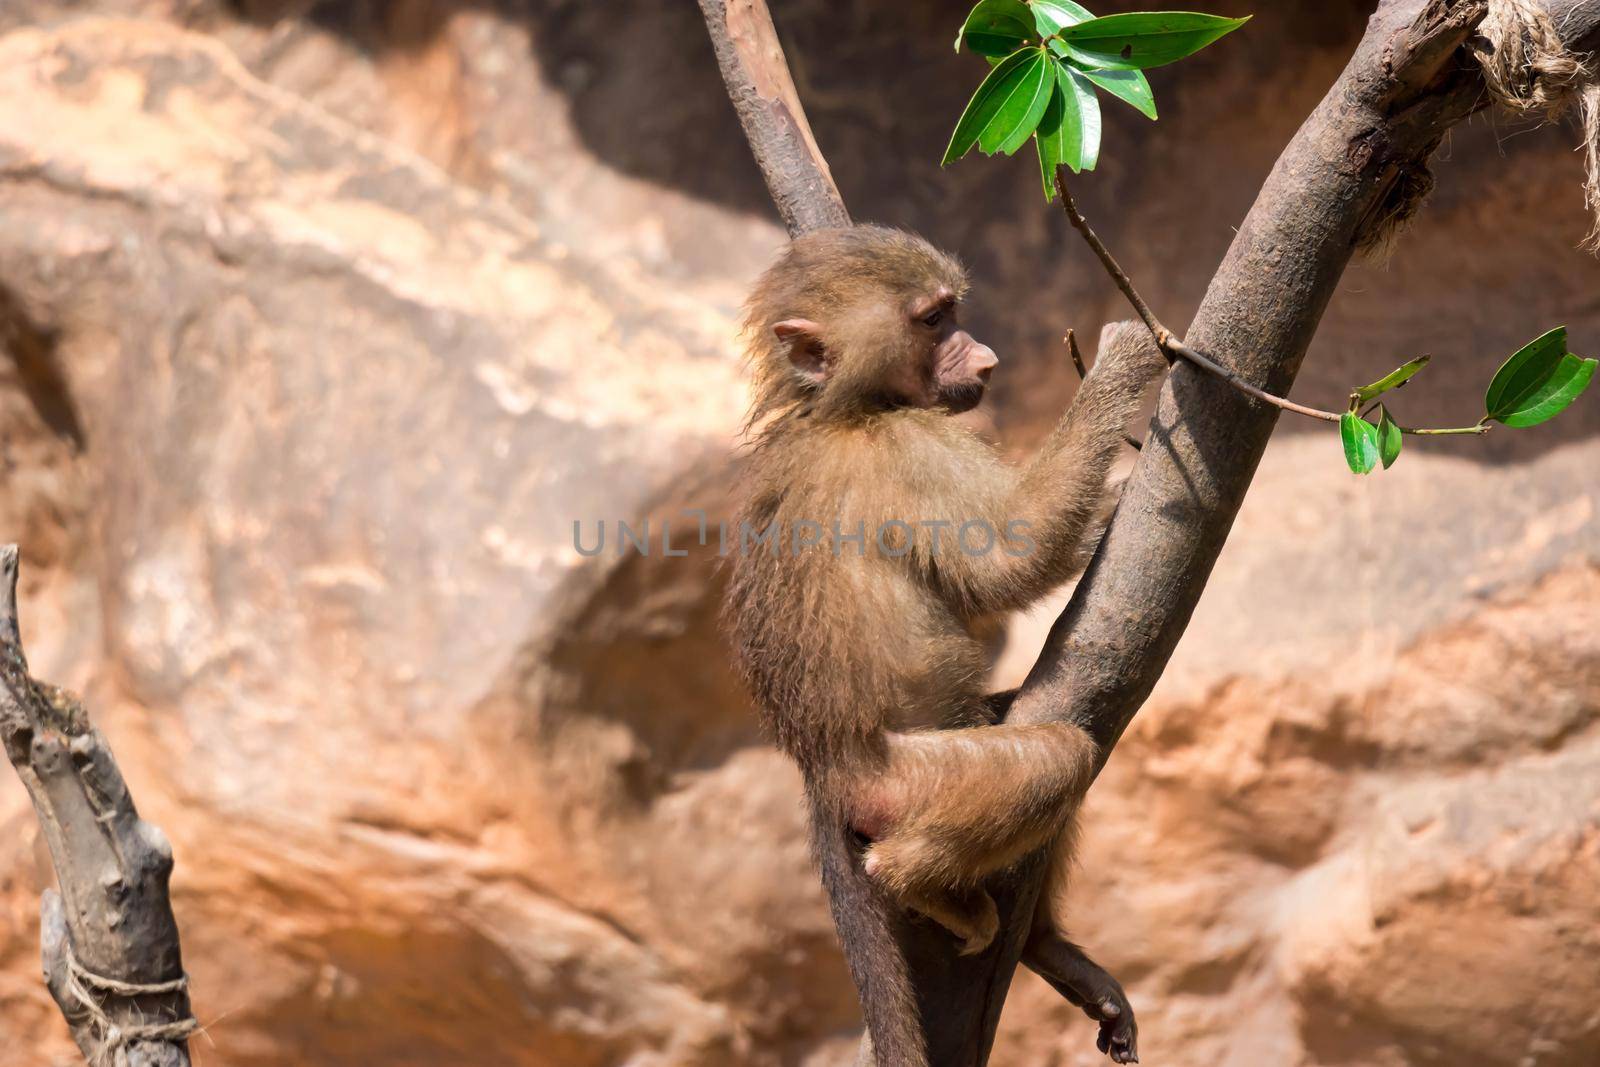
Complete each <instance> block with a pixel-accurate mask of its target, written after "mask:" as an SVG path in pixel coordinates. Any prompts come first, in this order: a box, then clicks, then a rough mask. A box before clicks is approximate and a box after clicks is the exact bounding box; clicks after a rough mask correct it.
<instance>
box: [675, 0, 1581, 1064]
mask: <svg viewBox="0 0 1600 1067" xmlns="http://www.w3.org/2000/svg"><path fill="white" fill-rule="evenodd" d="M701 6H702V8H703V9H704V10H705V11H706V14H707V21H708V24H710V26H711V33H712V38H713V40H714V41H717V42H718V56H719V60H722V61H723V71H724V76H725V77H726V78H728V81H729V87H730V91H731V92H732V93H733V95H734V99H735V103H736V105H738V104H739V102H740V93H741V91H742V90H741V88H740V87H741V85H743V84H745V83H744V82H739V81H736V78H735V77H734V75H733V74H730V63H729V61H728V59H727V58H726V57H727V56H728V55H729V53H728V51H727V49H725V47H724V44H723V38H725V37H726V36H727V34H726V32H725V31H723V32H722V33H721V36H720V37H719V21H718V17H715V16H716V13H717V12H719V11H720V10H722V4H720V3H717V2H715V0H702V5H701ZM747 6H748V8H749V9H751V10H752V11H753V12H755V13H756V14H758V15H759V16H760V17H759V19H758V21H759V22H760V23H761V25H762V26H763V27H768V20H767V18H766V16H765V12H764V10H763V9H762V5H761V4H760V0H748V5H747ZM1488 7H1489V5H1488V3H1487V2H1485V0H1383V2H1381V3H1380V4H1379V6H1378V10H1377V12H1376V14H1374V16H1373V17H1372V19H1371V21H1370V23H1369V24H1368V28H1367V32H1366V34H1365V36H1364V37H1363V39H1362V41H1361V43H1360V45H1359V46H1358V48H1357V50H1356V53H1355V55H1354V56H1353V57H1352V59H1351V60H1350V63H1349V64H1348V66H1347V67H1346V68H1345V70H1344V72H1343V73H1342V74H1341V75H1340V77H1339V79H1338V81H1337V82H1336V83H1335V84H1334V85H1333V87H1332V88H1331V89H1330V90H1329V92H1328V94H1327V96H1326V97H1325V98H1324V99H1323V101H1322V103H1321V104H1320V105H1319V106H1318V107H1317V109H1316V111H1315V112H1314V113H1313V114H1312V115H1311V117H1310V118H1308V119H1307V120H1306V122H1305V124H1304V125H1303V126H1302V127H1301V128H1300V130H1299V132H1298V133H1296V135H1295V137H1294V139H1293V140H1292V141H1291V142H1290V144H1289V145H1288V147H1287V148H1285V150H1284V152H1283V154H1282V155H1281V156H1280V157H1279V159H1278V162H1277V165H1276V166H1275V167H1274V168H1273V171H1272V174H1271V176H1270V177H1269V178H1268V179H1267V182H1266V184H1265V185H1264V186H1263V187H1262V190H1261V193H1260V194H1259V196H1258V197H1257V198H1256V202H1255V205H1254V206H1253V207H1252V208H1251V210H1250V213H1249V215H1248V216H1247V217H1246V219H1245V221H1244V222H1243V224H1242V225H1241V226H1240V227H1239V230H1238V235H1237V236H1236V238H1235V239H1234V242H1233V245H1232V247H1231V248H1230V249H1229V250H1228V254H1227V257H1226V258H1225V259H1224V261H1223V263H1222V266H1221V267H1220V268H1219V269H1218V271H1217V273H1216V275H1215V276H1214V278H1213V279H1212V283H1211V285H1210V287H1209V289H1208V290H1207V293H1206V297H1205V300H1204V302H1203V303H1202V305H1201V307H1200V310H1199V313H1198V314H1197V315H1196V317H1195V320H1194V322H1193V324H1192V325H1191V327H1190V329H1189V331H1188V336H1187V344H1188V345H1190V346H1192V347H1193V349H1194V350H1196V351H1199V352H1205V353H1211V354H1212V357H1213V358H1214V361H1215V362H1216V363H1217V364H1218V365H1219V367H1220V368H1222V369H1223V370H1224V371H1225V372H1226V374H1227V375H1231V376H1232V377H1233V378H1235V379H1237V380H1239V381H1243V382H1248V383H1261V384H1260V385H1258V386H1256V387H1257V388H1259V389H1261V390H1263V391H1265V392H1269V393H1271V394H1273V395H1276V396H1279V397H1281V396H1283V395H1284V394H1286V393H1287V392H1288V391H1289V388H1290V386H1291V385H1292V384H1293V382H1294V378H1295V375H1296V373H1297V372H1298V370H1299V368H1300V363H1301V361H1302V360H1303V359H1304V357H1305V353H1306V349H1307V347H1308V346H1309V344H1310V342H1311V338H1312V336H1313V334H1314V333H1315V332H1316V328H1317V326H1318V324H1319V322H1320V321H1321V318H1322V314H1323V311H1324V310H1325V309H1326V307H1327V305H1328V301H1329V299H1330V298H1331V297H1332V295H1333V292H1334V290H1335V288H1336V286H1337V284H1338V281H1339V278H1340V277H1341V275H1342V274H1343V272H1344V269H1345V267H1346V265H1347V264H1348V263H1349V261H1350V258H1351V256H1352V255H1353V254H1354V252H1355V251H1356V250H1357V248H1358V247H1360V246H1362V245H1363V244H1364V243H1367V242H1370V241H1371V240H1372V239H1373V238H1374V237H1375V236H1376V235H1378V234H1380V233H1382V232H1383V231H1384V230H1385V229H1386V228H1387V225H1388V223H1389V222H1390V221H1391V220H1393V219H1394V218H1396V217H1403V216H1404V215H1405V214H1406V212H1407V211H1408V210H1409V209H1411V208H1413V207H1414V206H1415V203H1416V199H1417V196H1416V192H1417V190H1418V189H1422V188H1425V187H1426V173H1427V172H1426V164H1427V160H1428V159H1429V157H1430V156H1431V155H1432V154H1433V152H1434V150H1435V149H1436V148H1437V147H1438V145H1439V142H1440V141H1441V139H1442V138H1443V137H1444V135H1445V134H1446V133H1447V132H1448V131H1449V129H1450V128H1451V127H1452V126H1454V125H1455V124H1456V123H1457V122H1459V121H1461V120H1462V119H1464V118H1465V117H1466V116H1468V115H1469V114H1471V113H1472V112H1473V111H1475V110H1477V109H1479V108H1481V107H1483V106H1486V104H1487V102H1488V94H1487V92H1486V89H1485V83H1484V79H1483V76H1482V73H1481V70H1480V68H1479V67H1478V66H1477V65H1476V64H1475V63H1474V62H1473V61H1472V59H1471V57H1470V56H1469V55H1467V53H1466V51H1465V49H1464V47H1463V46H1464V45H1466V44H1467V43H1468V42H1469V41H1470V40H1472V39H1473V36H1474V34H1475V32H1476V30H1477V27H1478V25H1479V23H1480V22H1481V21H1482V20H1483V18H1484V16H1485V14H1486V13H1487V11H1488ZM1542 7H1543V9H1544V10H1545V12H1546V13H1548V14H1549V15H1550V16H1551V18H1552V21H1553V23H1554V25H1555V26H1556V27H1558V28H1559V30H1560V33H1561V34H1562V38H1563V40H1564V42H1565V43H1566V45H1567V46H1568V47H1569V48H1571V49H1574V50H1577V51H1589V50H1592V49H1593V48H1594V47H1595V46H1596V43H1597V40H1600V0H1544V3H1543V4H1542ZM762 55H763V61H764V62H765V63H766V64H767V66H768V67H769V68H770V67H772V66H781V65H782V55H781V52H777V51H776V44H775V42H774V43H773V44H772V50H771V51H765V52H763V53H762ZM732 70H733V71H734V73H735V74H736V73H737V72H738V71H739V67H738V66H737V64H735V65H733V67H732ZM781 83H782V84H783V85H784V86H789V84H790V83H789V80H788V78H787V77H783V78H782V79H781ZM787 108H788V113H787V115H786V121H787V122H788V123H789V124H790V125H792V126H793V127H794V128H796V129H803V128H804V120H803V118H801V117H799V116H800V112H799V105H798V103H789V104H788V105H787ZM739 110H740V117H741V119H742V120H743V121H744V123H745V131H746V133H747V135H748V136H749V137H750V140H751V142H752V146H753V147H754V148H755V149H756V154H757V159H758V161H759V162H761V164H762V169H763V171H764V172H765V173H766V175H767V181H768V184H769V186H770V187H771V188H773V190H774V197H775V199H776V200H777V201H778V204H779V208H780V210H781V211H783V213H784V217H785V220H786V221H790V230H791V232H792V233H793V232H801V231H803V230H805V229H807V228H809V226H807V225H805V224H804V223H803V222H799V223H797V222H795V221H792V220H803V219H805V218H807V217H819V216H827V215H828V214H829V213H830V211H832V210H833V209H832V206H831V205H832V203H833V201H834V199H835V198H836V197H837V193H836V192H834V190H833V188H832V185H831V182H830V183H828V184H827V186H826V188H825V189H823V188H821V187H818V186H808V185H806V183H805V182H803V181H795V180H794V179H793V178H792V177H791V176H789V175H788V174H787V173H786V172H785V171H783V170H782V169H781V168H778V167H775V166H773V165H771V164H770V163H769V161H768V159H767V158H766V155H765V152H766V149H765V147H764V146H765V145H766V144H768V143H769V142H770V139H771V137H772V126H773V124H772V123H771V122H770V121H765V120H763V118H762V115H761V114H760V113H759V112H758V111H755V110H754V109H751V108H749V107H747V106H743V105H740V107H739ZM752 116H753V117H752ZM792 139H793V138H791V140H792ZM804 141H805V143H806V144H807V145H809V144H810V138H809V137H805V138H804ZM816 167H817V170H818V171H819V172H820V173H826V167H825V165H823V164H821V162H820V159H818V160H817V161H816ZM837 214H838V216H842V215H843V210H842V207H840V208H839V209H838V213H837ZM1151 318H1152V319H1153V316H1151ZM1278 410H1279V409H1278V408H1277V407H1274V406H1270V405H1266V404H1260V403H1257V402H1255V401H1254V400H1252V399H1251V398H1250V397H1249V396H1247V395H1245V394H1244V393H1242V392H1240V391H1239V390H1238V389H1236V388H1235V386H1234V385H1233V384H1230V382H1229V381H1228V380H1225V378H1222V377H1216V376H1213V375H1211V374H1208V373H1204V372H1201V371H1199V370H1198V369H1196V368H1195V367H1194V366H1192V365H1189V364H1184V365H1180V366H1178V367H1176V368H1175V369H1174V371H1173V373H1172V374H1171V376H1170V377H1169V378H1168V380H1167V383H1166V385H1165V386H1164V387H1163V389H1162V392H1161V398H1160V401H1159V404H1158V407H1157V410H1156V415H1155V418H1154V423H1153V425H1154V427H1155V428H1156V429H1158V430H1159V432H1157V433H1152V434H1150V435H1148V437H1147V446H1146V448H1145V449H1144V450H1143V452H1142V453H1141V454H1140V457H1139V460H1138V463H1137V465H1136V467H1135V469H1134V473H1133V476H1132V477H1131V478H1130V479H1129V481H1128V483H1127V486H1126V488H1125V489H1124V491H1123V495H1122V500H1121V503H1120V505H1119V507H1118V509H1117V513H1116V515H1115V517H1114V519H1113V521H1112V523H1111V526H1110V528H1109V529H1108V531H1107V533H1106V536H1105V538H1104V539H1103V540H1102V542H1101V544H1100V547H1099V550H1098V551H1097V552H1096V554H1095V557H1094V559H1093V561H1092V562H1091V564H1090V566H1089V569H1088V571H1087V573H1086V574H1085V575H1084V577H1083V579H1082V580H1081V581H1080V582H1079V584H1078V587H1077V589H1076V591H1075V592H1074V594H1073V597H1072V600H1071V602H1070V603H1069V604H1068V606H1067V609H1066V610H1065V612H1063V614H1062V616H1061V617H1060V619H1058V620H1057V622H1056V624H1055V626H1054V627H1053V628H1052V629H1051V632H1050V635H1049V638H1048V640H1047V641H1046V644H1045V648H1044V651H1043V653H1042V654H1041V655H1040V657H1039V660H1038V662H1037V663H1036V664H1035V666H1034V668H1033V670H1032V671H1031V672H1030V673H1029V675H1028V678H1027V680H1026V682H1025V683H1024V685H1023V687H1022V690H1021V692H1020V693H1019V695H1018V697H1017V700H1016V702H1015V704H1014V705H1013V707H1012V710H1011V712H1010V715H1009V721H1013V722H1038V721H1043V720H1047V719H1058V718H1060V717H1062V716H1063V715H1066V716H1069V717H1071V718H1074V719H1076V720H1077V721H1079V722H1081V723H1082V724H1083V725H1084V727H1085V728H1086V729H1087V730H1089V731H1090V733H1091V734H1092V735H1093V736H1094V737H1095V739H1096V740H1097V741H1098V742H1099V744H1100V757H1101V762H1102V765H1103V763H1104V760H1105V759H1106V758H1107V757H1109V755H1110V753H1111V750H1112V748H1113V746H1115V744H1116V743H1117V740H1118V738H1120V737H1121V736H1122V733H1123V731H1124V730H1125V729H1126V728H1127V726H1128V723H1129V722H1130V721H1131V719H1132V718H1133V715H1134V713H1135V712H1136V711H1137V710H1138V708H1139V706H1140V705H1141V704H1142V703H1143V702H1144V700H1145V698H1146V697H1147V696H1149V694H1150V691H1151V689H1152V688H1153V687H1154V686H1155V683H1156V680H1157V679H1158V678H1159V677H1160V675H1161V673H1162V671H1163V670H1164V669H1165V667H1166V664H1167V662H1168V660H1169V659H1170V657H1171V655H1172V652H1173V650H1174V648H1175V647H1176V646H1177V643H1178V639H1179V638H1180V637H1181V636H1182V634H1183V631H1184V629H1185V627H1186V626H1187V625H1188V622H1189V619H1190V617H1191V615H1192V613H1193V611H1194V608H1195V605H1196V603H1197V602H1198V600H1199V598H1200V594H1201V592H1202V591H1203V590H1204V588H1205V585H1206V582H1207V580H1208V579H1209V577H1210V574H1211V569H1212V566H1213V565H1214V564H1215V563H1216V560H1217V556H1218V554H1219V553H1220V552H1221V550H1222V545H1223V543H1224V542H1225V541H1226V539H1227V535H1228V532H1229V530H1230V529H1231V528H1232V525H1233V520H1234V517H1235V516H1236V515H1237V514H1238V510H1239V506H1240V504H1241V503H1242V502H1243V499H1244V494H1245V491H1246V489H1247V488H1248V487H1249V484H1250V481H1251V479H1252V477H1253V476H1254V474H1255V470H1256V466H1257V464H1258V463H1259V462H1260V459H1261V455H1262V453H1263V451H1264V450H1265V448H1266V443H1267V440H1268V438H1269V437H1270V436H1271V434H1272V430H1273V427H1274V425H1275V424H1276V421H1277V416H1278ZM1038 860H1039V858H1038V857H1035V858H1034V859H1033V860H1032V861H1031V862H1028V863H1024V864H1023V865H1022V867H1021V869H1020V870H1018V871H1017V872H1014V874H1013V875H1012V876H1011V877H1009V878H1006V879H1003V880H1001V883H1000V884H997V885H995V886H993V887H992V890H993V892H994V895H995V897H996V901H997V903H998V904H999V905H1000V907H1001V909H1002V916H1003V920H1004V923H1005V925H1004V927H1003V930H1002V934H1001V936H1000V937H999V938H997V939H996V943H995V945H993V946H992V947H991V948H990V949H989V951H987V952H985V953H983V954H982V955H980V956H977V957H970V958H957V957H956V956H955V955H954V948H953V946H952V944H951V943H950V940H949V938H948V937H945V936H943V935H942V934H941V933H939V932H937V931H935V930H930V929H929V928H928V927H927V926H925V925H924V926H917V925H908V926H907V927H906V928H905V929H904V930H903V931H902V933H901V935H900V946H901V948H902V950H903V952H904V954H905V956H906V958H907V960H908V961H909V962H910V966H911V970H912V974H913V981H914V985H915V991H916V998H917V1004H918V1011H919V1015H920V1021H921V1025H922V1029H923V1032H924V1034H925V1036H926V1038H927V1043H928V1050H929V1055H930V1059H931V1061H932V1063H933V1064H934V1065H935V1067H974V1065H979V1067H981V1065H982V1064H983V1063H985V1062H986V1061H987V1058H988V1053H989V1049H990V1047H991V1045H992V1043H993V1040H994V1032H995V1027H996V1024H997V1023H998V1021H999V1015H1000V1008H1001V1005H1002V1004H1003V1003H1004V1000H1005V994H1006V990H1007V989H1008V988H1009V986H1010V983H1011V977H1012V974H1013V972H1014V971H1015V969H1016V964H1017V961H1018V958H1019V956H1020V954H1021V951H1022V948H1023V941H1024V937H1025V935H1026V932H1027V928H1028V925H1029V919H1030V917H1031V915H1032V912H1033V908H1034V904H1035V902H1036V900H1037V896H1038V890H1039V875H1040V863H1039V861H1038ZM837 888H842V889H843V890H844V891H846V892H853V891H854V890H853V889H852V888H851V885H850V883H849V882H845V883H843V885H842V886H841V887H836V889H837ZM832 903H833V906H834V910H835V914H836V915H837V914H839V913H840V912H841V911H848V909H850V908H851V907H853V906H857V904H864V902H853V901H851V900H849V899H840V893H839V892H838V891H835V892H834V899H833V901H832ZM846 950H847V952H849V951H851V946H849V945H847V946H846ZM851 966H852V970H853V971H854V972H855V973H856V975H857V980H858V981H860V980H861V976H862V975H863V974H866V975H868V976H870V975H871V974H872V973H873V967H874V966H875V962H874V961H873V960H871V959H857V958H854V957H852V959H851ZM870 1060H871V1053H870V1049H869V1048H867V1047H864V1048H863V1050H862V1057H861V1060H860V1062H861V1063H863V1064H865V1063H868V1062H870Z"/></svg>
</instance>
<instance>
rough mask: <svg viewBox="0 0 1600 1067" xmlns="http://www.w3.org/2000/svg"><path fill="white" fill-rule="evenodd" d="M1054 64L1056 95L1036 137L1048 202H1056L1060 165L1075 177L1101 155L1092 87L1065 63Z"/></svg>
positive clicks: (1040, 171)
mask: <svg viewBox="0 0 1600 1067" xmlns="http://www.w3.org/2000/svg"><path fill="white" fill-rule="evenodd" d="M1051 65H1052V66H1053V67H1054V68H1055V69H1054V76H1055V79H1056V86H1055V92H1054V93H1052V94H1051V96H1050V106H1049V107H1047V108H1045V112H1044V117H1043V118H1042V119H1040V120H1039V129H1038V132H1037V133H1036V134H1035V138H1036V147H1037V148H1038V150H1039V174H1040V177H1041V178H1043V179H1044V198H1045V200H1046V201H1050V200H1053V199H1055V195H1056V186H1055V178H1056V165H1057V164H1059V163H1065V164H1066V165H1067V166H1068V167H1071V168H1072V172H1073V173H1074V174H1076V173H1078V172H1079V171H1082V170H1087V169H1091V168H1093V167H1094V165H1095V163H1097V162H1098V161H1099V156H1100V101H1099V100H1097V99H1096V98H1095V95H1094V89H1093V87H1091V86H1090V85H1089V84H1088V83H1087V82H1086V81H1085V80H1084V79H1083V76H1082V75H1081V74H1079V73H1078V72H1077V71H1073V70H1070V69H1068V68H1067V67H1066V66H1065V65H1064V64H1061V63H1056V62H1053V61H1052V63H1051Z"/></svg>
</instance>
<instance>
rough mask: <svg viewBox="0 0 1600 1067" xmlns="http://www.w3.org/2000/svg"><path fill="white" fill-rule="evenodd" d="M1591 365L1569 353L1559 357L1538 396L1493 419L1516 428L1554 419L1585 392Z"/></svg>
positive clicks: (1592, 373) (1592, 365)
mask: <svg viewBox="0 0 1600 1067" xmlns="http://www.w3.org/2000/svg"><path fill="white" fill-rule="evenodd" d="M1595 363H1596V361H1595V360H1592V359H1581V358H1579V357H1578V356H1574V355H1572V354H1571V353H1567V354H1565V355H1563V356H1562V357H1561V362H1560V363H1558V364H1556V369H1555V371H1554V372H1553V373H1552V374H1551V375H1550V377H1548V378H1546V379H1545V380H1544V384H1543V385H1542V386H1541V387H1540V388H1539V390H1538V392H1536V393H1534V394H1533V395H1532V396H1529V397H1527V398H1526V399H1525V400H1523V401H1522V403H1521V404H1519V405H1518V406H1517V410H1515V411H1513V412H1509V413H1508V414H1505V415H1498V416H1496V418H1498V419H1499V420H1500V421H1501V422H1503V423H1505V424H1506V425H1507V426H1514V427H1518V428H1521V427H1524V426H1537V425H1539V424H1540V423H1541V422H1544V421H1545V420H1546V419H1553V418H1555V417H1556V416H1557V415H1559V414H1561V413H1562V412H1563V411H1565V410H1566V409H1567V406H1568V405H1569V404H1571V403H1572V402H1573V401H1574V400H1576V399H1578V397H1579V396H1580V395H1582V393H1583V391H1584V390H1585V389H1587V388H1589V383H1590V381H1592V380H1593V378H1594V368H1595Z"/></svg>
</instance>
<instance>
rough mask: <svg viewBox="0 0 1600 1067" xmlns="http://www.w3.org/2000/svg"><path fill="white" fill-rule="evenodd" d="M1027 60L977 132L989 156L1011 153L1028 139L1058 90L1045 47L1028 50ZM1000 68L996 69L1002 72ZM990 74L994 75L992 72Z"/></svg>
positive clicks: (1026, 52)
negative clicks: (998, 153)
mask: <svg viewBox="0 0 1600 1067" xmlns="http://www.w3.org/2000/svg"><path fill="white" fill-rule="evenodd" d="M1023 54H1024V55H1026V56H1027V57H1028V59H1027V62H1026V63H1024V64H1023V65H1022V66H1021V67H1019V68H1018V70H1019V75H1018V77H1017V80H1016V81H1015V83H1014V84H1011V85H1010V86H1009V87H1008V88H1006V90H1005V91H1004V92H1003V93H1000V94H997V96H999V97H1000V102H999V105H998V106H997V107H996V109H995V112H994V115H993V117H991V118H990V119H989V121H988V123H987V124H985V125H984V127H983V129H982V130H980V131H979V132H978V149H979V151H981V152H983V153H984V154H986V155H991V156H992V155H994V154H995V153H996V152H1004V153H1005V154H1006V155H1008V156H1009V155H1010V154H1011V153H1013V152H1015V151H1016V150H1017V149H1019V148H1021V147H1022V146H1023V145H1024V144H1026V143H1027V142H1028V138H1029V137H1032V136H1033V131H1034V130H1035V129H1037V128H1038V126H1039V120H1040V119H1042V118H1044V109H1045V108H1046V107H1048V106H1049V104H1050V94H1051V93H1052V92H1054V91H1055V79H1054V78H1052V77H1051V70H1050V68H1051V67H1052V66H1054V63H1052V61H1051V59H1050V56H1049V54H1048V53H1047V52H1045V50H1044V49H1042V48H1030V49H1026V50H1025V51H1024V53H1023ZM999 69H1000V68H999V67H996V68H995V71H996V72H998V71H999ZM990 76H991V77H992V76H993V74H992V73H991V75H990Z"/></svg>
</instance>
